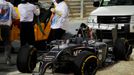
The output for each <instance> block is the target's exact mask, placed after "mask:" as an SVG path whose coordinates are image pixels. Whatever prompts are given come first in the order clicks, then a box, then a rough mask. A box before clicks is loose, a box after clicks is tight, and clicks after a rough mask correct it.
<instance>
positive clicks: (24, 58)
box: [17, 45, 37, 73]
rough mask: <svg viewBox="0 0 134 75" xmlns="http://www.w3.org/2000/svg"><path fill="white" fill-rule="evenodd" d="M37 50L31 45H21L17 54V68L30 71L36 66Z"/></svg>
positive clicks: (25, 71)
mask: <svg viewBox="0 0 134 75" xmlns="http://www.w3.org/2000/svg"><path fill="white" fill-rule="evenodd" d="M36 62H37V50H36V48H34V47H33V46H29V45H26V46H23V47H21V48H20V50H19V53H18V56H17V68H18V70H19V71H20V72H22V73H31V72H32V71H33V69H34V68H35V66H36Z"/></svg>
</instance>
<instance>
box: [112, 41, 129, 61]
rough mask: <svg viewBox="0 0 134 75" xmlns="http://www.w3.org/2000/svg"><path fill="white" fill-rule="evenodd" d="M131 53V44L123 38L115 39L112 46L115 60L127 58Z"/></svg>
mask: <svg viewBox="0 0 134 75" xmlns="http://www.w3.org/2000/svg"><path fill="white" fill-rule="evenodd" d="M131 53H132V46H131V45H129V43H128V41H127V40H125V39H117V40H116V41H115V44H114V47H113V55H114V56H115V59H116V60H127V59H129V57H130V55H131Z"/></svg>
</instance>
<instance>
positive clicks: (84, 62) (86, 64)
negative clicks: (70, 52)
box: [74, 51, 98, 75]
mask: <svg viewBox="0 0 134 75" xmlns="http://www.w3.org/2000/svg"><path fill="white" fill-rule="evenodd" d="M74 64H75V66H74V68H75V71H74V75H95V73H96V70H97V67H98V59H97V56H95V55H94V54H93V53H91V52H89V51H82V52H81V53H80V54H78V56H77V57H76V59H75V61H74Z"/></svg>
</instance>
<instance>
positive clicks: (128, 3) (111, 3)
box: [101, 0, 134, 6]
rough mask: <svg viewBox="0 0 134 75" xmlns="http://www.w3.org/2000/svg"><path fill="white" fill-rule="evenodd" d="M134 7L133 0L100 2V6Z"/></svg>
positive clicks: (103, 0) (105, 0)
mask: <svg viewBox="0 0 134 75" xmlns="http://www.w3.org/2000/svg"><path fill="white" fill-rule="evenodd" d="M114 5H134V0H102V1H101V6H114Z"/></svg>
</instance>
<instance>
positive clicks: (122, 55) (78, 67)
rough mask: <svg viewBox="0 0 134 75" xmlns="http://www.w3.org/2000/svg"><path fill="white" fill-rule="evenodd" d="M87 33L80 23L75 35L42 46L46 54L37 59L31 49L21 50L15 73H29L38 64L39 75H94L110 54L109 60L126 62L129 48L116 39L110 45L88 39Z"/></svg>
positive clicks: (130, 48)
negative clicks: (57, 74)
mask: <svg viewBox="0 0 134 75" xmlns="http://www.w3.org/2000/svg"><path fill="white" fill-rule="evenodd" d="M89 33H90V30H89V28H88V26H86V25H85V24H83V23H82V24H81V25H80V28H79V29H78V32H77V34H76V35H71V37H69V38H66V36H69V35H70V34H69V35H68V34H66V35H64V36H63V39H61V40H54V41H51V43H50V44H49V45H46V48H45V49H44V50H47V49H48V50H49V52H47V53H42V55H40V57H41V58H40V59H38V54H37V50H36V48H34V47H33V46H28V45H27V46H24V47H22V48H21V49H20V51H21V52H20V53H21V56H20V57H18V58H19V59H20V60H18V63H17V66H18V67H19V68H20V69H18V70H19V71H20V72H24V73H29V72H33V70H34V68H35V66H36V63H37V62H39V63H40V65H39V72H38V74H39V75H46V74H47V71H50V70H51V72H52V73H73V74H74V75H95V73H96V71H97V68H98V67H100V66H102V65H103V64H104V63H105V62H106V59H107V58H109V57H108V56H109V54H112V57H110V58H109V59H116V60H117V59H129V57H130V54H131V53H132V46H131V45H129V43H128V42H127V41H124V40H123V39H117V41H116V42H115V43H114V45H112V46H110V45H109V44H107V43H105V42H99V41H98V40H97V39H96V38H92V39H90V37H91V36H90V35H89ZM109 51H111V52H109ZM22 59H23V60H22Z"/></svg>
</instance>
